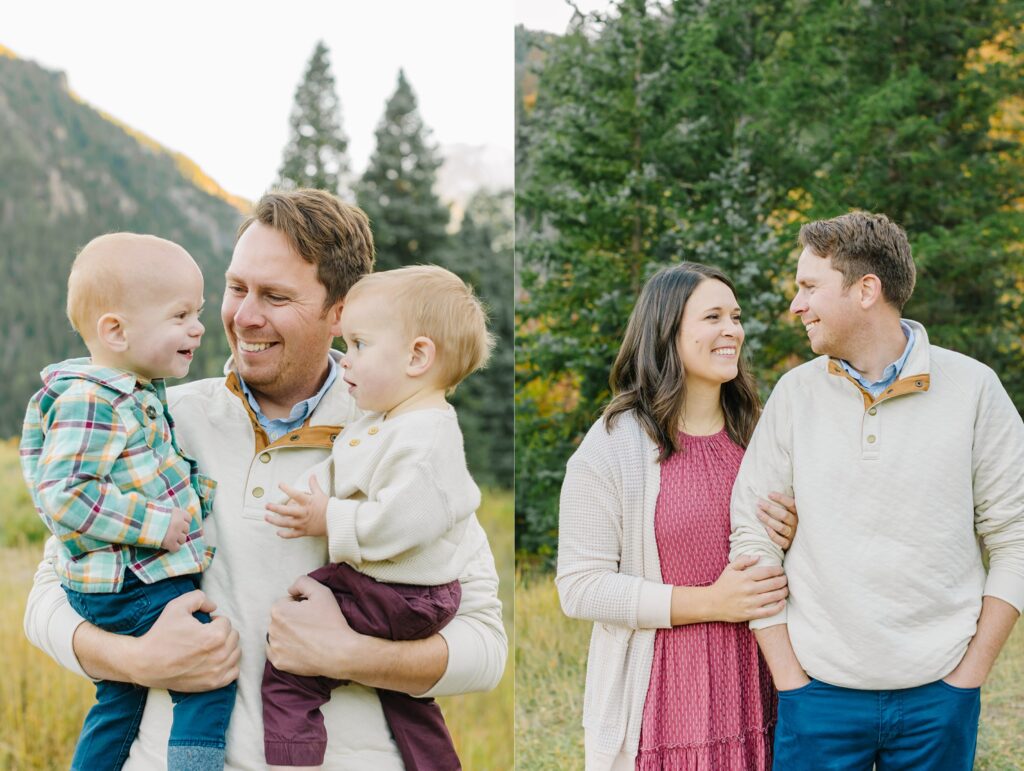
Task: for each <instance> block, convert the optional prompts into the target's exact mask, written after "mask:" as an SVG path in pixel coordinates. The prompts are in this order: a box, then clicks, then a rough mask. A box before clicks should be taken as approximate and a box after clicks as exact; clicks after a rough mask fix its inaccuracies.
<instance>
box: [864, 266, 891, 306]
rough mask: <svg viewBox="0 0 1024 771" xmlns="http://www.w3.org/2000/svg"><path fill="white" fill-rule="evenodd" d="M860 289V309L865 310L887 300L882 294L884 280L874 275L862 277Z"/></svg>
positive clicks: (869, 274) (867, 274)
mask: <svg viewBox="0 0 1024 771" xmlns="http://www.w3.org/2000/svg"><path fill="white" fill-rule="evenodd" d="M858 289H859V291H860V307H861V308H863V309H864V310H867V309H868V308H870V307H872V306H873V305H875V304H876V303H879V302H881V301H882V300H884V299H885V297H884V295H883V294H882V279H880V278H879V277H878V276H876V275H875V274H874V273H865V274H864V275H863V276H861V279H860V283H859V285H858Z"/></svg>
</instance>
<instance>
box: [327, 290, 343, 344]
mask: <svg viewBox="0 0 1024 771" xmlns="http://www.w3.org/2000/svg"><path fill="white" fill-rule="evenodd" d="M344 307H345V301H344V300H343V299H342V300H338V302H336V303H334V305H332V306H331V307H330V308H328V309H327V320H328V322H330V325H331V336H332V337H341V311H342V310H343V309H344Z"/></svg>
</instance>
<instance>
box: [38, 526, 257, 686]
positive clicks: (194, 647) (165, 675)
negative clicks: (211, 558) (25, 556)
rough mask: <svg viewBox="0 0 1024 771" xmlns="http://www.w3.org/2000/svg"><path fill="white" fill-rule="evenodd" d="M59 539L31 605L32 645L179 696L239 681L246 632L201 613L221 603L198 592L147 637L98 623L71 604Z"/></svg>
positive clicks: (76, 664)
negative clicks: (59, 564) (60, 572)
mask: <svg viewBox="0 0 1024 771" xmlns="http://www.w3.org/2000/svg"><path fill="white" fill-rule="evenodd" d="M56 548H57V541H56V538H52V537H51V538H50V539H49V540H48V541H47V543H46V548H45V551H44V555H43V561H42V562H41V563H40V564H39V568H38V569H37V570H36V575H35V579H34V581H33V585H32V590H31V592H30V593H29V597H28V603H27V604H26V607H25V620H24V623H25V634H26V636H27V637H28V639H29V641H30V642H31V643H32V644H33V645H35V646H36V647H38V648H40V649H42V651H43V652H44V653H46V654H47V655H48V656H50V657H51V658H52V659H54V660H55V661H56V662H57V663H58V664H60V665H61V666H63V667H65V668H66V669H69V670H71V671H72V672H75V673H76V674H79V675H82V676H83V677H91V678H93V679H96V680H101V679H102V680H116V681H119V682H130V683H138V684H139V685H144V686H146V687H148V688H167V689H173V690H177V691H186V692H191V691H207V690H212V689H214V688H219V687H221V686H223V685H227V684H228V683H230V682H232V681H233V680H235V679H237V677H238V659H239V656H240V650H239V647H238V632H236V631H234V630H233V629H231V625H230V624H229V623H228V621H227V619H224V618H215V619H214V620H213V621H212V622H211V623H210V624H201V623H200V622H199V621H197V620H196V619H194V618H193V617H192V613H193V612H194V611H196V610H203V611H206V612H210V611H212V610H213V609H214V607H215V606H214V604H213V603H212V602H210V601H209V600H206V598H205V595H203V593H202V592H199V591H196V592H190V593H189V594H186V595H184V596H182V597H178V598H176V599H175V600H173V601H171V602H170V603H168V604H167V607H166V608H164V611H163V613H162V614H161V615H160V618H158V619H157V622H156V624H154V625H153V628H152V629H150V630H149V631H148V632H147V633H146V634H145V635H143V636H142V637H130V636H128V635H120V634H114V633H112V632H107V631H104V630H103V629H100V628H99V627H96V626H93V625H92V624H90V623H89V622H88V621H85V620H84V619H83V618H82V617H81V616H79V615H78V614H77V613H76V612H75V611H74V609H73V608H72V607H71V606H70V605H69V604H68V601H67V595H66V594H65V593H64V590H63V589H62V588H61V586H60V581H59V579H58V578H57V573H56V571H55V570H54V561H55V559H56Z"/></svg>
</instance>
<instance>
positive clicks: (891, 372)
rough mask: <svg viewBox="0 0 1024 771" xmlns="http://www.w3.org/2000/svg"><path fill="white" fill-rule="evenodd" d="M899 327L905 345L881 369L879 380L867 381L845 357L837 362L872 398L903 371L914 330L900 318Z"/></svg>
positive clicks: (912, 342)
mask: <svg viewBox="0 0 1024 771" xmlns="http://www.w3.org/2000/svg"><path fill="white" fill-rule="evenodd" d="M900 329H902V330H903V334H904V335H906V336H907V346H906V348H904V349H903V355H902V356H900V357H899V358H898V359H896V361H894V362H893V363H892V364H890V365H889V366H888V367H886V368H885V369H884V370H883V371H882V377H881V379H880V380H876V381H875V382H874V383H869V382H868V381H867V379H866V378H865V377H864V375H862V374H861V373H860V372H858V371H857V370H856V369H854V368H853V367H852V366H851V365H850V363H849V362H848V361H846V360H845V359H840V360H839V364H840V365H841V366H842V368H843V369H844V370H846V372H847V374H849V375H850V377H852V378H853V379H854V380H856V381H857V382H858V383H860V384H861V386H863V388H864V390H865V391H867V392H868V393H869V394H871V398H872V399H874V398H877V397H878V395H879V394H880V393H882V391H884V390H885V389H886V388H888V387H889V386H891V385H892V384H893V383H895V382H896V378H898V377H899V376H900V372H902V371H903V365H904V364H906V363H907V357H908V356H910V351H911V349H912V348H913V347H914V330H913V329H911V328H910V325H909V324H907V323H906V322H905V321H902V320H901V321H900Z"/></svg>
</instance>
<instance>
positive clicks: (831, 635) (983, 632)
mask: <svg viewBox="0 0 1024 771" xmlns="http://www.w3.org/2000/svg"><path fill="white" fill-rule="evenodd" d="M800 243H801V245H802V246H803V252H802V253H801V255H800V258H799V262H798V264H797V276H796V280H797V288H798V291H797V294H796V296H795V297H794V299H793V302H792V305H791V306H790V310H791V311H792V312H793V313H794V314H796V315H797V316H799V317H800V319H801V321H802V322H803V323H804V326H805V328H806V330H807V337H808V340H809V341H810V345H811V349H812V350H813V351H814V352H815V353H817V354H820V356H819V357H818V358H816V359H814V360H812V361H810V362H807V363H806V364H803V365H802V366H799V367H797V368H795V369H793V370H792V371H790V372H788V373H786V374H785V375H784V376H783V377H782V378H781V379H780V380H779V383H778V385H777V386H776V387H775V390H774V391H773V393H772V395H771V398H770V399H769V400H768V403H767V404H766V406H765V410H764V413H763V414H762V417H761V420H760V423H759V424H758V426H757V430H756V431H755V432H754V436H753V438H752V440H751V442H750V445H749V447H748V448H747V453H746V455H745V457H744V460H743V464H742V467H741V468H740V473H739V476H738V478H737V480H736V486H735V487H734V489H733V498H732V522H733V534H732V553H731V555H730V559H733V560H735V559H736V558H737V557H739V556H740V555H743V554H754V555H758V556H760V557H761V564H775V565H778V564H780V562H782V561H783V554H782V552H781V550H780V549H779V548H778V547H777V546H776V545H775V544H774V543H772V541H770V540H769V539H768V538H767V537H766V535H765V532H764V528H763V526H762V525H761V523H760V522H759V520H758V519H757V516H756V513H757V506H756V504H757V499H758V498H759V497H763V496H764V493H765V492H766V491H768V490H785V489H787V488H788V490H790V491H792V493H793V494H794V496H795V498H796V501H797V505H798V506H799V508H800V528H799V531H798V532H797V534H796V537H795V539H794V541H793V545H792V547H791V549H790V550H789V552H787V553H786V555H785V561H784V567H785V570H786V576H787V578H788V579H789V590H790V598H789V604H788V606H787V608H786V610H784V611H782V612H781V613H779V614H778V615H777V616H774V617H771V618H768V619H762V620H758V621H753V622H751V627H752V628H754V629H755V633H756V635H757V639H758V643H759V645H760V646H761V650H762V652H763V653H764V656H765V659H766V660H767V662H768V665H769V667H770V668H771V670H772V675H773V677H774V679H775V684H776V686H777V688H778V689H779V711H778V716H779V717H778V725H777V728H776V733H775V765H774V767H775V768H776V769H780V771H786V770H788V769H820V768H843V769H864V771H870V769H871V768H872V767H876V768H878V769H915V771H925V770H927V769H934V770H936V771H937V770H938V769H943V771H945V770H947V769H950V770H952V769H965V770H966V769H970V768H972V766H973V760H974V751H975V744H976V737H977V728H978V715H979V710H980V700H979V699H980V687H981V685H982V684H983V683H984V681H985V678H986V677H987V675H988V673H989V671H990V669H991V667H992V664H993V662H994V661H995V659H996V656H997V655H998V654H999V651H1000V649H1001V648H1002V646H1003V644H1004V643H1005V641H1006V638H1007V637H1008V636H1009V634H1010V631H1011V630H1012V628H1013V625H1014V623H1015V622H1016V620H1017V617H1018V615H1019V612H1020V609H1021V606H1022V605H1024V484H1022V469H1024V425H1022V423H1021V419H1020V416H1019V415H1018V413H1017V411H1016V409H1015V408H1014V406H1013V403H1012V402H1011V401H1010V398H1009V396H1007V394H1006V391H1005V390H1004V389H1003V387H1002V385H1001V384H1000V383H999V380H998V378H997V377H996V375H995V373H993V372H992V370H991V369H989V368H988V367H986V366H985V365H983V364H981V363H979V362H977V361H975V360H973V359H970V358H968V357H967V356H963V355H961V354H959V353H955V352H953V351H949V350H946V349H944V348H940V347H938V346H935V345H932V344H931V343H930V342H929V340H928V335H927V332H926V331H925V329H924V327H923V326H922V325H920V324H918V323H917V322H914V321H910V320H906V319H901V311H902V308H903V305H904V303H906V302H907V300H908V299H909V298H910V295H911V293H912V291H913V288H914V279H915V271H914V263H913V260H912V258H911V253H910V244H909V243H908V242H907V237H906V234H905V233H904V232H903V230H902V228H900V227H899V226H898V225H896V224H894V223H893V222H891V221H890V220H889V219H888V218H887V217H885V216H884V215H881V214H869V213H866V212H853V213H850V214H846V215H843V216H841V217H836V218H835V219H831V220H824V221H818V222H812V223H809V224H807V225H805V226H804V227H803V228H802V229H801V231H800ZM978 537H980V539H981V542H982V543H983V544H984V546H985V547H986V549H987V550H988V553H989V568H988V570H987V571H986V569H985V566H984V564H983V562H982V555H981V550H980V548H979V546H978Z"/></svg>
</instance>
